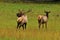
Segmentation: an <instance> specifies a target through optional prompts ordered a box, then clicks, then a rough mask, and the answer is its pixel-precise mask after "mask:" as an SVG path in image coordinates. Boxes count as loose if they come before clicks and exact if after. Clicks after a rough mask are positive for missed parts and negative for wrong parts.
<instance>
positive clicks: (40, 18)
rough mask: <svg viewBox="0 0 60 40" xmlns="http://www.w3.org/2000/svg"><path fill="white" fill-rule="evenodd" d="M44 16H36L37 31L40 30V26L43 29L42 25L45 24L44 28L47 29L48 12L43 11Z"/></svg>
mask: <svg viewBox="0 0 60 40" xmlns="http://www.w3.org/2000/svg"><path fill="white" fill-rule="evenodd" d="M45 13H46V14H45V15H38V25H39V29H40V26H41V25H42V28H43V27H44V24H45V27H46V29H47V22H48V17H49V15H48V14H49V13H50V11H45Z"/></svg>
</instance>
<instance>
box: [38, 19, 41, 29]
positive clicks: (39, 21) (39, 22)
mask: <svg viewBox="0 0 60 40" xmlns="http://www.w3.org/2000/svg"><path fill="white" fill-rule="evenodd" d="M38 24H39V29H40V26H41V20H38Z"/></svg>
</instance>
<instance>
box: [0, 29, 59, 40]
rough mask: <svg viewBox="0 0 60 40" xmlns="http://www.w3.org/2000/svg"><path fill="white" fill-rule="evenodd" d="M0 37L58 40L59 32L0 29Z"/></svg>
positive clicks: (26, 39) (25, 39)
mask: <svg viewBox="0 0 60 40" xmlns="http://www.w3.org/2000/svg"><path fill="white" fill-rule="evenodd" d="M0 37H1V38H4V37H8V38H11V37H14V38H15V39H19V40H20V39H21V40H28V39H29V40H60V32H59V31H49V30H47V31H46V30H45V31H44V30H37V29H34V30H28V29H27V30H22V29H21V30H16V29H9V28H8V29H7V28H6V29H5V28H4V29H1V28H0Z"/></svg>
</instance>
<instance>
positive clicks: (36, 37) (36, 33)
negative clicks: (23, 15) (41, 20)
mask: <svg viewBox="0 0 60 40" xmlns="http://www.w3.org/2000/svg"><path fill="white" fill-rule="evenodd" d="M18 9H24V10H25V11H27V10H29V9H32V12H30V13H27V15H28V25H27V30H25V31H23V30H22V28H21V30H20V32H19V31H16V20H17V17H16V13H17V12H18ZM44 10H50V11H51V13H50V14H49V19H48V30H47V31H46V29H44V30H42V28H41V30H38V23H37V16H38V15H39V14H43V15H44V14H45V13H44ZM57 14H58V15H59V17H57V16H56V15H57ZM59 31H60V4H32V3H31V4H30V3H29V4H27V3H0V40H60V32H59Z"/></svg>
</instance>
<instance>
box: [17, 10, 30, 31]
mask: <svg viewBox="0 0 60 40" xmlns="http://www.w3.org/2000/svg"><path fill="white" fill-rule="evenodd" d="M28 12H31V10H28V11H27V12H24V10H19V12H18V13H17V17H18V18H17V29H18V28H19V29H20V27H21V26H22V27H23V30H24V29H26V25H27V21H28V20H27V15H26V14H25V13H28Z"/></svg>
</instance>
